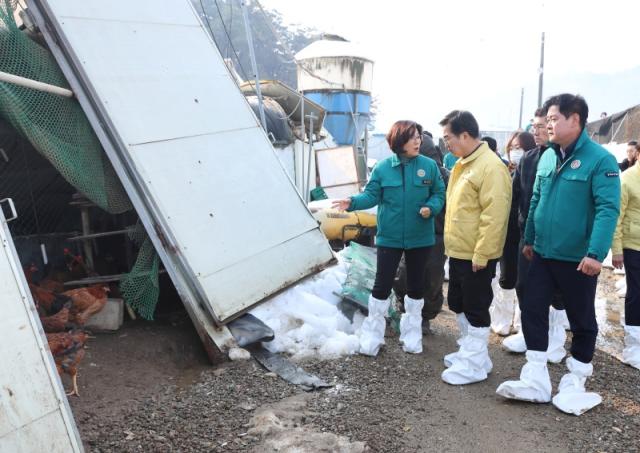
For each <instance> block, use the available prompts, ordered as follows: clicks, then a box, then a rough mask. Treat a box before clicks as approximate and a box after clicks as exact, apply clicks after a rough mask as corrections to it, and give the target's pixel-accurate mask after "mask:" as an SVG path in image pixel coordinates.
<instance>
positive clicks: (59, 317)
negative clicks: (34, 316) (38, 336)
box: [40, 301, 74, 332]
mask: <svg viewBox="0 0 640 453" xmlns="http://www.w3.org/2000/svg"><path fill="white" fill-rule="evenodd" d="M70 309H71V301H69V302H67V303H66V304H65V305H64V307H62V308H61V309H60V311H59V312H58V313H56V314H53V315H51V316H40V322H41V323H42V328H43V329H44V331H45V332H64V331H65V330H69V329H70V328H72V327H74V325H73V324H71V323H70V322H69V316H70Z"/></svg>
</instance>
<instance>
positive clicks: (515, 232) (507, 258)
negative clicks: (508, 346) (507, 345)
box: [489, 132, 535, 336]
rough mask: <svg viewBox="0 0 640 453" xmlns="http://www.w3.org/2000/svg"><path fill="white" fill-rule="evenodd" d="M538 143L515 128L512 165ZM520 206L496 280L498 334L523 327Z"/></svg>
mask: <svg viewBox="0 0 640 453" xmlns="http://www.w3.org/2000/svg"><path fill="white" fill-rule="evenodd" d="M533 147H535V141H534V139H533V135H531V134H530V133H528V132H515V133H514V134H513V135H512V137H511V139H510V140H509V143H508V147H507V150H508V151H507V157H508V159H509V161H508V162H507V165H508V166H509V168H510V169H511V168H514V166H516V165H517V164H518V163H519V162H520V159H521V157H522V155H523V154H524V151H523V149H527V150H528V149H531V148H533ZM519 243H520V231H519V229H518V208H517V204H515V205H514V203H513V199H512V204H511V210H510V212H509V224H508V227H507V238H506V240H505V243H504V249H503V250H502V257H501V258H500V263H499V264H500V278H499V279H497V281H494V282H493V286H494V299H493V302H492V303H491V308H490V310H489V311H490V313H491V330H493V331H494V332H495V333H497V334H498V335H502V336H506V335H509V334H511V332H512V331H514V332H515V331H518V330H519V325H518V321H519V317H518V316H517V310H516V308H517V300H516V289H515V288H516V282H517V279H518V253H519V249H518V244H519Z"/></svg>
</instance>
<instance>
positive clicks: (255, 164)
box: [30, 0, 333, 323]
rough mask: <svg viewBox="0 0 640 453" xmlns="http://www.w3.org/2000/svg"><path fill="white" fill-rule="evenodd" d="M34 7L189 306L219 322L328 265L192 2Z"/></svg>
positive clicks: (62, 0) (72, 0)
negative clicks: (207, 313) (197, 307)
mask: <svg viewBox="0 0 640 453" xmlns="http://www.w3.org/2000/svg"><path fill="white" fill-rule="evenodd" d="M30 7H31V8H32V9H33V10H34V11H35V13H36V14H35V16H36V21H37V22H38V23H39V25H40V28H41V29H42V30H44V31H45V37H46V38H47V42H48V43H49V45H50V46H51V48H52V51H53V52H54V55H55V56H56V59H57V60H58V63H59V64H60V66H61V68H62V69H63V71H64V72H65V75H66V76H67V78H68V79H69V83H70V84H71V87H72V89H73V90H74V92H75V93H76V95H77V97H78V99H79V101H80V103H81V104H82V106H83V108H84V110H85V112H86V113H87V116H88V118H89V120H90V121H91V123H92V125H93V127H94V130H95V131H96V133H97V135H98V137H99V138H100V141H101V143H102V145H103V146H104V148H105V150H106V151H107V154H108V155H109V158H110V160H111V161H112V162H113V164H114V167H115V169H116V172H117V173H118V176H119V177H120V179H121V180H122V182H123V185H124V186H125V189H126V190H127V193H128V194H129V196H130V198H131V200H132V202H133V204H134V206H135V208H136V211H137V212H138V214H139V215H140V217H141V219H142V221H143V223H144V225H145V228H146V230H147V232H148V233H149V235H150V237H151V239H152V240H153V242H154V245H155V248H156V250H157V251H158V253H159V255H160V257H161V258H162V261H163V263H164V265H165V267H166V268H167V270H168V272H169V275H170V276H171V278H172V280H173V281H174V283H175V284H176V287H177V288H178V291H179V293H180V295H181V297H182V298H183V300H185V303H187V304H191V306H194V304H195V305H201V306H205V307H206V308H207V310H208V311H209V313H210V314H211V315H212V316H213V318H214V320H215V321H216V322H218V323H224V322H226V321H228V320H230V319H231V318H232V317H234V316H236V315H237V314H239V313H242V312H243V311H245V310H246V309H248V308H249V307H251V306H253V305H255V304H256V303H257V302H259V301H261V300H262V299H264V298H266V297H268V296H270V295H271V294H273V293H274V292H276V291H278V290H280V289H282V288H283V287H286V286H287V285H290V284H292V283H294V282H295V281H297V280H299V279H301V278H303V277H305V276H307V275H309V274H312V273H314V272H315V271H316V270H317V269H318V268H321V267H323V266H324V265H326V264H327V263H329V262H330V261H332V259H333V257H332V252H331V249H330V247H329V245H328V243H327V241H326V240H325V238H324V236H323V235H322V233H321V231H320V229H319V227H318V224H317V222H316V221H315V220H314V219H313V217H312V216H311V214H310V213H309V211H308V210H307V208H306V206H305V205H304V203H303V201H302V199H301V198H300V197H299V196H298V194H297V192H296V189H295V187H294V186H293V184H292V183H291V181H290V179H289V178H288V177H287V176H286V173H285V171H284V169H283V168H282V165H281V164H280V162H279V160H278V158H277V156H276V154H275V153H274V150H273V148H272V146H271V143H270V142H269V139H268V138H267V136H266V134H265V133H264V131H263V130H262V128H261V127H260V124H259V122H258V121H257V119H256V117H255V115H254V114H253V112H252V110H251V108H250V107H249V105H248V104H247V102H246V100H245V98H244V96H243V95H242V93H241V92H240V90H239V89H238V87H237V86H236V85H235V83H234V82H233V80H232V78H231V75H230V74H229V72H228V70H227V67H226V66H225V64H224V61H223V59H222V57H221V56H220V53H219V52H218V50H217V48H216V46H215V44H214V43H213V42H212V41H211V39H210V38H209V36H208V34H207V32H206V30H205V29H204V28H203V25H202V24H201V23H200V21H199V19H198V17H197V14H196V12H195V10H194V9H193V6H192V5H191V2H190V1H189V0H161V1H157V0H156V1H136V2H133V3H132V2H130V1H128V0H110V1H109V2H104V1H101V0H46V1H45V0H43V1H38V2H30ZM43 25H44V26H43Z"/></svg>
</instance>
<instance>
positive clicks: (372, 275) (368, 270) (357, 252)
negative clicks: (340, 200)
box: [341, 241, 400, 332]
mask: <svg viewBox="0 0 640 453" xmlns="http://www.w3.org/2000/svg"><path fill="white" fill-rule="evenodd" d="M342 257H343V258H344V259H345V260H346V261H347V262H348V263H349V264H350V266H349V270H348V271H347V278H346V279H345V281H344V283H343V284H342V294H341V296H342V297H343V298H344V299H346V300H348V301H350V302H352V303H354V304H356V305H358V306H359V307H360V308H362V309H365V310H366V309H367V307H368V305H369V295H370V294H371V290H372V289H373V284H374V282H375V279H376V267H377V264H376V263H377V257H376V249H375V248H373V247H366V246H364V245H360V244H357V243H355V242H353V241H352V242H350V243H349V247H347V248H345V249H344V250H343V251H342ZM390 297H391V301H392V303H391V304H390V306H389V313H388V315H389V318H390V319H391V326H392V327H393V328H394V329H395V330H396V331H397V332H400V314H399V313H398V310H397V308H396V307H395V300H396V297H395V296H394V294H393V291H392V294H391V296H390Z"/></svg>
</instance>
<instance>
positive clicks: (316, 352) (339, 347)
mask: <svg viewBox="0 0 640 453" xmlns="http://www.w3.org/2000/svg"><path fill="white" fill-rule="evenodd" d="M347 270H348V263H345V262H344V260H343V259H342V258H341V257H340V255H339V254H338V264H336V265H334V266H332V267H330V268H327V269H325V270H324V271H322V272H320V273H319V274H317V275H315V276H313V277H311V278H308V279H306V280H304V281H302V282H301V283H299V284H298V285H296V286H294V287H291V288H289V289H287V290H286V291H284V292H282V293H280V294H278V295H277V296H275V297H273V298H272V299H271V300H269V301H267V302H265V303H263V304H261V305H260V306H258V307H256V308H255V309H253V310H252V311H251V314H253V315H254V316H256V317H257V318H259V319H260V320H261V321H263V322H264V323H265V324H267V325H268V326H269V327H271V329H273V331H274V333H275V338H274V340H273V341H270V342H267V343H263V345H264V347H265V348H267V349H268V350H269V351H271V352H284V353H287V354H291V355H292V358H293V359H294V360H296V359H303V358H308V357H316V358H327V359H331V358H337V357H341V356H345V355H352V354H355V353H356V352H358V348H359V340H358V337H357V335H356V331H357V329H358V328H359V327H360V325H361V324H362V321H363V319H364V316H363V315H362V314H361V313H360V312H356V313H355V315H354V322H353V323H351V322H350V321H349V320H348V319H347V318H346V317H345V316H344V315H343V314H342V312H341V311H340V310H339V308H338V307H337V305H338V303H340V301H341V300H342V299H341V297H340V296H338V295H337V294H340V293H341V291H342V284H343V283H344V281H345V279H346V277H347Z"/></svg>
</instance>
